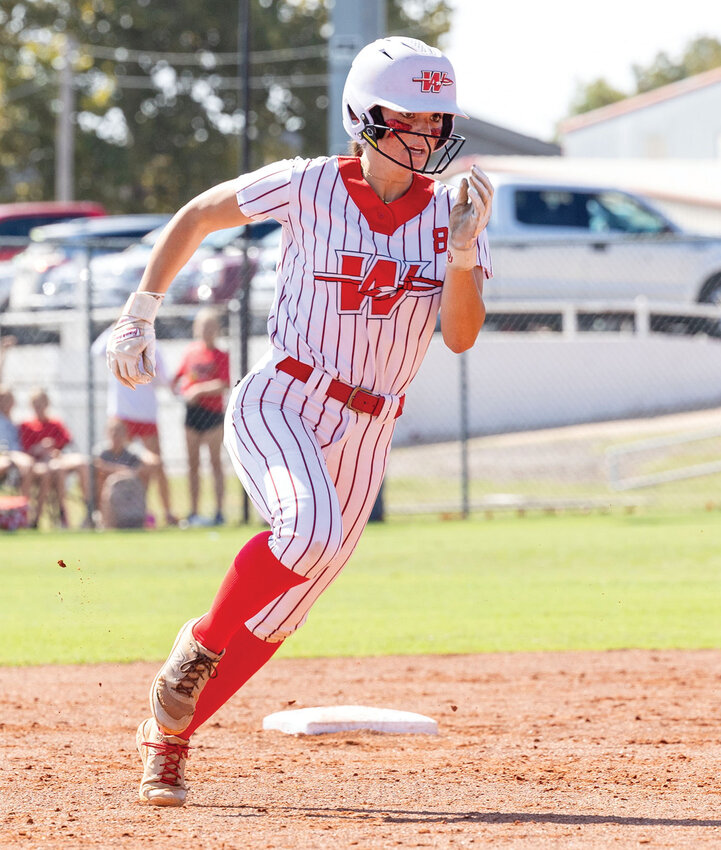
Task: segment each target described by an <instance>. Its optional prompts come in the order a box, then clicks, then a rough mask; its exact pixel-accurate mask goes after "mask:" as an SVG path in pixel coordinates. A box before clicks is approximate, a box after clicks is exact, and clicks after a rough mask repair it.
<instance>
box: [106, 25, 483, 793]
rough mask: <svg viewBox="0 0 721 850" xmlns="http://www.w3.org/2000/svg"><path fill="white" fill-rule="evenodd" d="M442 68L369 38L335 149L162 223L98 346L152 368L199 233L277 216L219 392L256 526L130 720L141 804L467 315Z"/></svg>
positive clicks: (306, 585)
mask: <svg viewBox="0 0 721 850" xmlns="http://www.w3.org/2000/svg"><path fill="white" fill-rule="evenodd" d="M456 115H463V113H462V112H461V110H460V109H459V107H458V105H457V102H456V80H455V74H454V71H453V68H452V66H451V64H450V62H449V61H448V59H446V57H445V56H443V54H441V53H440V52H439V51H438V50H436V49H435V48H431V47H428V46H427V45H426V44H424V43H423V42H420V41H417V40H415V39H411V38H403V37H395V38H385V39H380V40H378V41H375V42H373V43H372V44H370V45H368V46H367V47H365V48H363V50H361V51H360V53H359V54H358V56H357V57H356V58H355V60H354V62H353V65H352V67H351V70H350V72H349V74H348V78H347V81H346V85H345V90H344V94H343V124H344V126H345V128H346V130H347V132H348V134H349V135H350V137H351V139H352V140H353V145H352V155H351V156H347V157H338V156H332V157H319V158H317V159H300V158H298V159H293V160H285V161H281V162H275V163H273V164H272V165H268V166H266V167H264V168H261V169H260V170H258V171H256V172H254V173H252V174H247V175H244V176H241V177H240V178H238V179H235V180H232V181H229V182H227V183H222V184H220V185H218V186H216V187H215V188H212V189H210V190H208V191H207V192H204V193H203V194H201V195H199V196H198V197H196V198H194V199H193V200H191V201H190V202H189V203H188V204H187V205H186V206H185V207H183V208H182V209H181V210H180V211H179V212H178V213H177V214H176V215H175V216H174V218H173V219H172V221H171V222H170V223H169V224H168V226H167V227H166V229H165V232H164V233H163V235H162V237H161V238H160V240H159V241H158V243H157V244H156V245H155V247H154V249H153V252H152V254H151V256H150V260H149V263H148V267H147V269H146V272H145V275H144V277H143V279H142V282H141V284H140V286H139V289H138V291H137V292H136V293H134V294H133V295H131V296H130V298H129V299H128V302H127V304H126V306H125V309H124V312H123V314H122V316H121V318H120V319H119V320H118V323H117V325H116V328H115V330H114V332H113V335H112V338H111V339H110V341H109V344H108V363H109V366H110V368H111V370H112V371H113V372H114V374H115V376H116V377H117V378H118V380H120V381H121V382H122V383H125V384H127V385H128V386H136V385H138V384H141V383H144V382H146V381H148V380H149V379H150V376H151V375H152V374H153V372H154V366H153V351H154V346H155V335H154V330H153V322H154V320H155V317H156V314H157V312H158V308H159V307H160V304H161V301H162V298H163V294H164V293H165V292H166V290H167V289H168V287H169V286H170V283H171V281H172V280H173V278H174V277H175V275H176V274H177V273H178V271H179V270H180V269H181V268H182V266H183V265H184V264H185V262H186V261H187V260H188V259H189V257H190V256H191V255H192V254H193V252H194V251H195V249H196V247H197V246H198V244H199V243H200V241H201V240H202V239H203V238H204V237H205V236H206V235H207V234H208V233H209V232H211V231H213V230H217V229H220V228H225V227H234V226H237V225H242V224H246V223H248V222H251V221H260V220H263V219H266V218H268V217H271V218H274V219H276V220H277V221H279V222H280V223H281V225H282V228H283V231H282V233H283V236H282V244H281V254H280V259H279V263H278V270H277V286H276V296H275V301H274V303H273V307H272V309H271V313H270V316H269V319H268V332H269V337H270V343H271V345H270V349H269V351H268V353H267V355H266V356H265V357H264V358H263V359H262V360H261V361H260V362H259V363H258V364H256V366H255V367H254V368H253V369H252V371H251V372H250V374H248V375H247V376H246V377H245V378H244V379H243V380H242V381H241V382H240V383H239V384H238V385H237V386H236V387H235V389H234V391H233V393H232V395H231V399H230V403H229V406H228V410H227V413H226V418H225V446H226V449H227V451H228V452H229V454H230V457H231V459H232V462H233V466H234V468H235V470H236V472H237V474H238V476H239V477H240V479H241V481H242V483H243V485H244V487H245V488H246V490H247V492H248V493H249V495H250V497H251V499H252V500H253V503H254V504H255V506H256V507H257V509H258V511H259V512H260V513H261V515H262V516H263V517H264V518H265V519H266V520H267V522H268V524H269V526H270V531H269V532H264V533H261V534H258V535H257V536H256V537H254V538H253V539H251V540H250V541H249V542H248V543H247V544H246V545H245V546H244V547H243V549H241V551H240V552H239V553H238V555H237V556H236V558H235V560H234V562H233V564H232V565H231V567H230V569H229V571H228V573H227V575H226V576H225V578H224V579H223V582H222V584H221V586H220V589H219V590H218V593H217V595H216V597H215V599H214V601H213V603H212V605H211V608H210V611H209V612H208V613H206V614H204V615H203V616H201V617H198V618H196V619H192V620H190V621H189V622H188V623H186V624H185V625H184V626H183V627H182V629H181V630H180V632H179V634H178V637H177V639H176V641H175V644H174V646H173V648H172V650H171V653H170V656H169V658H168V660H167V661H166V662H165V664H164V665H163V667H162V668H161V670H160V671H159V673H158V675H157V676H156V677H155V680H154V681H153V684H152V687H151V691H150V704H151V708H152V715H153V716H152V717H150V718H149V719H147V720H145V721H144V722H143V723H141V724H140V727H139V728H138V734H137V745H138V750H139V752H140V754H141V758H142V761H143V767H144V772H143V778H142V781H141V784H140V800H141V801H142V802H146V803H151V804H153V805H158V806H179V805H183V803H184V802H185V798H186V792H187V789H186V784H185V779H184V770H185V760H186V757H187V752H188V741H189V739H190V737H191V735H192V734H193V732H194V731H195V730H196V729H197V728H198V727H199V726H200V725H201V724H202V723H203V722H204V721H205V720H207V719H208V718H209V717H210V716H211V715H212V714H213V713H214V712H215V711H216V710H217V709H218V708H219V707H220V706H221V705H223V703H225V702H226V701H227V700H228V699H229V698H230V697H231V696H232V695H233V694H234V693H235V692H236V691H237V690H238V688H240V687H241V685H243V684H244V682H246V681H247V680H248V679H249V678H250V676H252V675H253V674H254V673H255V672H256V671H257V670H259V669H260V668H261V667H262V666H263V665H264V664H265V663H266V662H267V661H268V660H269V659H270V657H271V656H272V655H273V653H274V652H275V651H276V650H277V649H278V647H279V646H280V645H281V643H282V642H283V640H285V638H286V637H288V636H289V635H290V634H292V633H293V632H294V631H295V630H296V629H297V628H298V627H299V626H300V625H301V624H302V623H303V622H304V621H305V619H306V617H307V615H308V611H309V610H310V608H311V606H312V605H313V603H314V602H315V601H316V599H318V597H319V596H320V594H321V593H322V592H323V591H324V590H325V589H326V588H327V587H328V586H329V585H330V584H331V582H332V581H334V579H335V578H336V577H337V576H338V575H339V574H340V572H341V570H342V569H343V567H344V566H345V564H346V563H347V561H348V559H349V558H350V556H351V553H352V552H353V549H354V548H355V546H356V544H357V542H358V539H359V537H360V535H361V533H362V531H363V528H364V527H365V525H366V522H367V520H368V517H369V514H370V512H371V508H372V506H373V504H374V502H375V499H376V496H377V493H378V490H379V488H380V486H381V482H382V480H383V474H384V471H385V467H386V461H387V458H388V452H389V449H390V444H391V438H392V436H393V427H394V422H395V420H396V418H397V417H398V416H400V415H401V412H402V410H403V401H404V394H405V392H406V389H407V387H408V385H409V384H410V382H411V380H412V379H413V376H414V375H415V374H416V372H417V370H418V367H419V366H420V363H421V360H422V359H423V356H424V354H425V351H426V349H427V347H428V345H429V343H430V341H431V337H432V336H433V332H434V329H435V326H436V319H437V316H438V311H439V309H440V316H441V331H442V335H443V339H444V341H445V343H446V344H447V345H448V346H449V347H450V348H451V349H452V350H453V351H456V352H460V351H463V350H465V349H467V348H469V347H470V346H472V345H473V343H474V341H475V339H476V336H477V334H478V331H479V330H480V328H481V325H482V324H483V319H484V315H485V314H484V307H483V301H482V284H483V277H484V275H485V276H486V277H489V276H490V274H491V261H490V256H489V251H488V243H487V240H486V235H485V232H484V229H485V226H486V224H487V222H488V218H489V216H490V211H491V199H492V195H493V189H492V187H491V185H490V183H489V182H488V179H487V178H486V177H485V175H484V174H483V173H482V172H480V171H479V170H476V169H475V168H474V169H473V170H472V171H471V174H470V176H469V178H468V180H465V181H464V182H463V184H462V186H461V188H460V189H458V190H454V189H451V188H449V187H448V186H446V185H444V184H442V183H439V182H436V181H434V180H432V179H431V178H430V177H428V176H426V175H431V174H437V173H439V172H440V171H442V170H443V169H444V168H445V167H446V166H447V165H448V164H449V163H450V162H451V160H452V159H453V158H454V156H456V155H457V153H458V152H459V150H460V146H461V145H462V144H463V141H464V140H463V138H462V137H461V136H459V135H457V134H455V133H454V132H453V122H454V117H455V116H456Z"/></svg>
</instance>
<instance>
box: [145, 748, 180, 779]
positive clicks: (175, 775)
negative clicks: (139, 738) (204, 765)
mask: <svg viewBox="0 0 721 850" xmlns="http://www.w3.org/2000/svg"><path fill="white" fill-rule="evenodd" d="M143 746H144V747H152V748H153V749H154V750H157V751H158V754H159V755H161V756H163V767H162V770H161V771H160V779H159V780H158V781H159V782H162V783H163V785H173V786H175V785H179V784H180V765H181V759H187V758H190V753H189V752H188V750H189V749H190V747H189V746H188V744H157V743H155V741H143Z"/></svg>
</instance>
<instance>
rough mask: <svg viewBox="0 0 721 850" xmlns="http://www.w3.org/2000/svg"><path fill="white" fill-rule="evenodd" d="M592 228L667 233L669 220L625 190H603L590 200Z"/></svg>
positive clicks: (589, 209) (595, 229)
mask: <svg viewBox="0 0 721 850" xmlns="http://www.w3.org/2000/svg"><path fill="white" fill-rule="evenodd" d="M588 211H589V214H590V219H591V221H590V225H591V230H594V231H606V230H616V231H621V232H623V233H665V232H667V231H668V229H669V226H668V222H667V221H666V220H665V219H664V218H663V217H662V216H660V215H658V214H657V213H655V212H654V211H653V210H650V209H649V208H648V207H645V206H643V205H642V204H640V203H639V202H638V201H637V200H636V199H635V198H633V197H631V195H626V194H625V193H623V192H602V193H600V194H599V195H596V196H595V198H593V199H592V200H589V202H588Z"/></svg>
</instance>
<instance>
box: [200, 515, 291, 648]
mask: <svg viewBox="0 0 721 850" xmlns="http://www.w3.org/2000/svg"><path fill="white" fill-rule="evenodd" d="M269 537H270V532H269V531H264V532H262V533H261V534H256V536H255V537H252V538H251V539H250V540H249V541H248V542H247V543H246V544H245V546H243V548H242V549H241V550H240V552H238V554H237V555H236V556H235V560H234V561H233V565H232V566H231V568H230V569H229V570H228V572H227V573H226V575H225V578H224V579H223V581H222V583H221V585H220V587H219V588H218V592H217V593H216V594H215V599H214V600H213V604H212V605H211V606H210V611H208V613H207V614H205V616H203V617H201V618H200V620H198V622H197V623H196V624H195V626H194V627H193V634H194V635H195V638H196V640H198V641H200V643H201V644H202V645H203V646H205V647H206V648H207V649H212V650H213V652H221V651H222V650H223V649H226V648H227V646H228V644H229V642H230V639H231V638H232V637H233V635H234V634H235V632H237V631H238V629H240V628H241V626H243V625H244V623H245V621H246V620H249V619H250V618H251V617H252V616H254V615H255V614H257V613H258V611H262V609H263V608H265V606H266V605H267V604H268V603H269V602H272V601H273V600H274V599H275V598H276V596H280V594H281V593H284V592H285V591H286V590H290V589H291V587H295V586H296V585H297V584H302V583H303V582H304V581H307V579H306V578H304V577H303V576H299V575H298V574H297V573H294V572H292V571H291V570H289V569H288V568H287V567H284V566H283V565H282V564H281V563H280V561H279V560H278V559H277V558H276V557H275V555H273V553H272V552H271V551H270V549H269V548H268V538H269ZM261 643H264V641H261ZM223 663H225V662H223Z"/></svg>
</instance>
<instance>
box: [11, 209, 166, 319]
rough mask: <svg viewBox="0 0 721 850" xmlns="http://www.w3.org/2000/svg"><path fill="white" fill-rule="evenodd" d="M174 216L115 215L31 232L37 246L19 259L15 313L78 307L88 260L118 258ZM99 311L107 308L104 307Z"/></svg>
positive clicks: (13, 294)
mask: <svg viewBox="0 0 721 850" xmlns="http://www.w3.org/2000/svg"><path fill="white" fill-rule="evenodd" d="M169 218H170V216H168V215H147V214H141V215H113V216H104V217H103V218H83V219H75V220H73V221H68V222H63V223H61V224H51V225H47V226H46V227H38V228H35V229H33V230H31V231H30V239H31V244H30V245H29V246H28V247H27V248H26V249H25V250H24V251H23V252H21V253H20V254H18V255H17V256H16V257H15V258H14V259H13V264H14V279H13V283H12V288H11V291H10V309H11V310H52V309H58V308H71V307H76V306H78V303H79V297H80V288H79V283H80V281H81V279H82V277H81V276H82V274H83V271H84V269H85V268H86V266H87V264H88V257H90V258H91V261H92V258H93V257H95V258H97V257H98V256H101V255H103V254H112V253H117V252H119V251H121V250H123V249H124V248H126V247H127V245H128V243H129V242H131V241H135V240H138V239H141V238H142V237H143V236H145V235H146V234H147V233H148V232H149V231H151V230H153V229H155V228H157V227H158V226H160V225H161V224H165V223H166V222H167V221H168V219H169ZM97 306H102V305H101V304H98V305H97Z"/></svg>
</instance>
